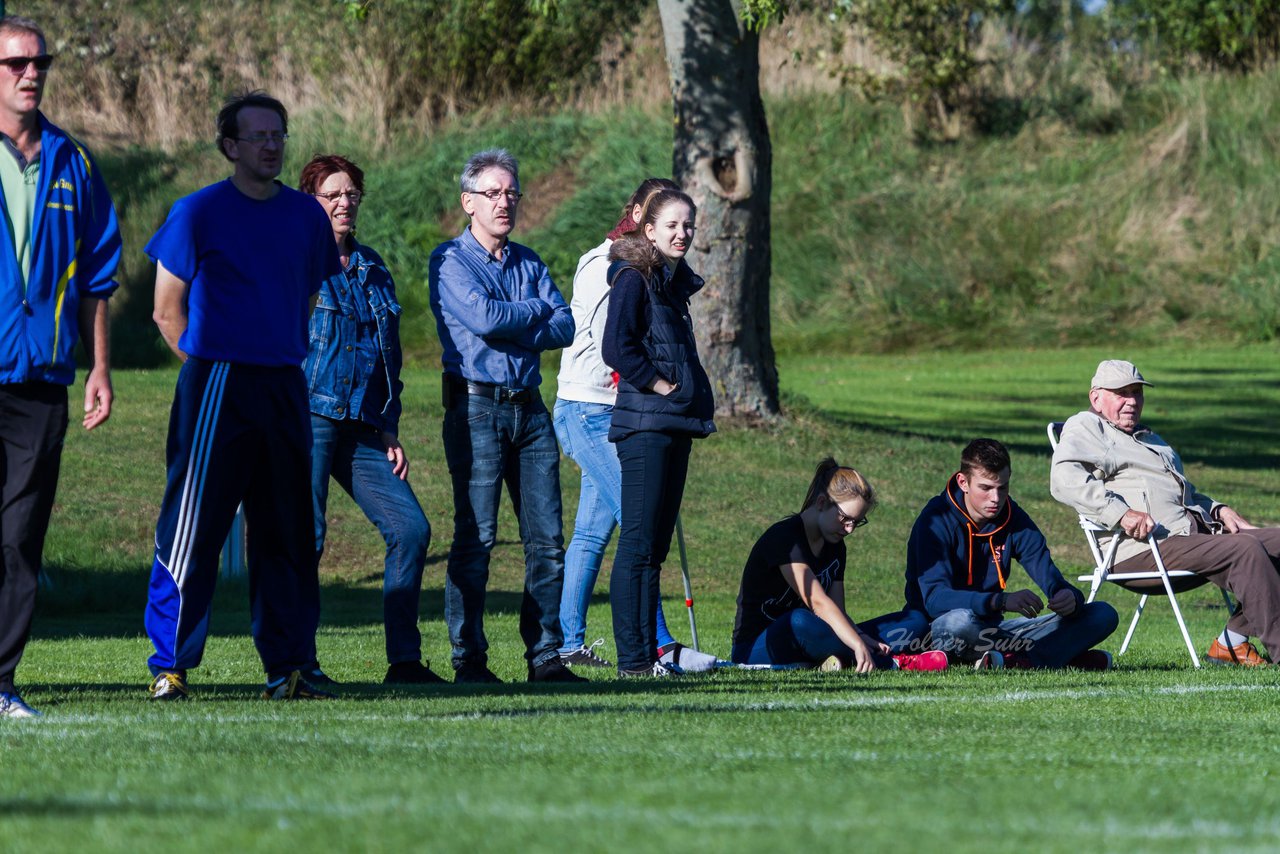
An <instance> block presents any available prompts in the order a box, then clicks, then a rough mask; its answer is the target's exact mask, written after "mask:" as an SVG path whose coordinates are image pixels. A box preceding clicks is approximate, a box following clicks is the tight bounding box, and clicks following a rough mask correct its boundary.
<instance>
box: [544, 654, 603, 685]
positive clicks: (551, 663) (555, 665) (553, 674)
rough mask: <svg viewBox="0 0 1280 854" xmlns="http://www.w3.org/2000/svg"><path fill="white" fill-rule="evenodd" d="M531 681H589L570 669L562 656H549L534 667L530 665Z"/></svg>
mask: <svg viewBox="0 0 1280 854" xmlns="http://www.w3.org/2000/svg"><path fill="white" fill-rule="evenodd" d="M529 681H530V682H587V681H589V680H587V679H583V678H582V677H581V676H579V675H578V674H576V673H574V672H572V671H570V670H569V668H567V667H565V666H564V664H562V663H561V661H560V656H558V655H557V656H555V657H554V658H548V659H547V660H546V661H544V662H542V663H541V664H539V665H538V666H537V667H534V666H533V665H532V664H530V665H529Z"/></svg>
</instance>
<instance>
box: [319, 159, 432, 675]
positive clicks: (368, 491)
mask: <svg viewBox="0 0 1280 854" xmlns="http://www.w3.org/2000/svg"><path fill="white" fill-rule="evenodd" d="M299 189H300V190H302V192H304V193H310V194H311V195H313V196H315V198H316V200H317V201H319V203H320V205H321V207H323V208H324V211H325V213H327V214H328V215H329V221H330V223H331V224H332V226H333V236H334V238H335V239H336V240H337V242H338V253H339V255H340V256H341V259H342V264H343V267H344V274H343V275H342V276H335V277H334V278H332V279H330V280H328V281H326V282H325V283H324V285H323V286H322V287H321V288H320V295H319V299H318V301H317V303H316V309H315V311H314V312H313V313H312V315H311V326H310V339H311V340H310V348H309V350H308V352H307V360H306V363H305V365H304V366H303V367H304V370H305V372H306V375H307V388H308V391H309V393H310V398H311V430H312V434H313V436H314V445H313V447H312V452H311V492H312V497H313V500H314V503H315V520H316V560H317V561H319V560H320V555H321V553H322V552H323V551H324V537H325V504H326V502H327V500H328V497H329V478H330V476H332V477H333V479H334V480H336V481H337V482H338V484H339V485H340V486H341V487H342V488H343V489H344V490H346V492H347V494H348V495H350V496H351V497H352V498H353V499H354V500H355V502H356V504H358V505H359V506H360V509H361V510H363V511H364V514H365V515H366V516H368V517H369V521H371V522H373V524H374V525H376V526H377V527H378V530H379V532H381V534H382V538H383V540H384V541H385V542H386V544H387V555H386V561H385V564H384V567H383V576H382V611H383V622H384V624H385V627H386V644H387V662H388V664H389V666H388V668H387V674H386V677H385V678H384V680H383V681H384V682H419V683H422V682H442V681H443V680H442V679H441V678H440V677H439V676H437V675H436V674H435V673H433V672H432V671H431V669H430V668H429V667H428V666H427V665H425V664H423V662H422V638H421V635H420V634H419V632H418V600H419V595H420V592H421V589H422V571H423V567H424V566H425V564H426V558H427V546H428V545H429V544H430V542H431V526H430V524H428V522H427V517H426V515H425V514H424V513H423V512H422V507H421V506H420V505H419V504H418V499H417V497H416V496H415V495H414V494H413V489H412V488H411V487H410V486H409V480H408V477H409V460H408V458H407V457H406V456H405V452H404V447H403V446H402V445H401V444H400V442H399V440H398V439H397V438H396V432H397V425H398V423H399V420H400V391H401V389H402V388H403V387H404V384H403V383H401V382H400V365H401V353H400V335H399V326H400V304H399V303H398V302H397V301H396V293H395V283H394V282H393V281H392V280H391V274H390V273H389V272H387V268H386V265H385V264H384V263H383V262H382V258H380V257H379V256H378V253H376V252H374V251H373V250H372V249H370V248H369V247H368V246H364V245H362V244H360V243H358V242H357V241H356V239H355V231H356V215H357V213H358V212H359V210H360V202H361V201H362V199H363V197H364V173H363V172H362V171H361V170H360V168H359V167H358V166H356V165H355V164H354V163H352V162H351V161H349V160H347V159H346V158H345V157H341V156H338V155H333V154H320V155H316V156H315V157H313V158H312V159H311V162H309V163H308V164H307V165H306V166H305V167H303V170H302V177H301V179H300V181H299ZM317 618H318V615H317ZM310 678H312V679H313V680H316V681H321V682H325V681H329V682H332V680H331V679H329V678H328V677H327V676H326V675H325V674H324V672H323V671H321V670H320V666H319V664H318V663H315V662H313V664H312V669H311V671H310Z"/></svg>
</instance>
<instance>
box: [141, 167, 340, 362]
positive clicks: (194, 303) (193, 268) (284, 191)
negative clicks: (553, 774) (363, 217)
mask: <svg viewBox="0 0 1280 854" xmlns="http://www.w3.org/2000/svg"><path fill="white" fill-rule="evenodd" d="M145 251H146V253H147V256H148V257H149V258H151V260H152V261H157V262H159V263H161V264H164V267H165V269H166V270H168V271H169V272H170V273H172V274H173V275H175V276H177V277H178V278H179V279H182V280H183V281H184V282H186V283H187V284H188V285H190V289H189V291H188V293H187V329H186V331H185V332H183V333H182V337H181V338H180V339H179V340H178V346H179V347H180V348H181V349H182V352H184V353H186V354H187V355H189V356H195V357H196V358H200V359H209V360H214V361H225V362H239V363H243V364H249V365H268V366H283V365H301V364H302V361H303V359H305V358H306V356H307V313H308V308H309V306H308V300H309V299H310V297H311V296H312V295H313V294H315V293H316V292H317V291H318V290H319V289H320V283H321V282H323V281H324V280H325V279H327V278H328V277H330V276H333V275H336V274H338V273H341V272H342V266H341V264H340V263H339V261H338V249H337V244H336V243H335V242H334V239H333V231H332V229H331V228H330V227H329V218H328V217H327V216H325V213H324V210H323V208H321V207H320V205H319V203H317V202H316V200H315V199H313V198H311V197H310V196H307V195H304V194H303V193H299V192H298V191H297V190H291V189H289V188H288V187H285V186H283V185H281V186H280V189H279V192H277V193H276V194H275V195H274V196H272V197H271V198H270V199H267V200H265V201H260V200H258V199H252V198H250V197H248V196H246V195H245V194H244V193H241V192H240V191H239V190H237V189H236V188H235V185H234V184H232V183H231V181H230V180H229V179H228V180H226V181H219V182H218V183H217V184H211V185H210V186H208V187H205V188H204V189H203V190H198V191H196V192H194V193H192V194H191V195H189V196H184V197H183V198H181V199H178V201H176V202H174V205H173V208H172V209H171V210H170V211H169V218H168V219H166V220H165V222H164V225H162V226H160V229H159V231H157V232H156V233H155V235H153V236H152V238H151V240H150V241H149V242H148V243H147V248H146V250H145Z"/></svg>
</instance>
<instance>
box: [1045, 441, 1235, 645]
mask: <svg viewBox="0 0 1280 854" xmlns="http://www.w3.org/2000/svg"><path fill="white" fill-rule="evenodd" d="M1062 424H1063V422H1061V421H1054V422H1052V423H1050V424H1049V426H1048V428H1047V430H1046V432H1047V433H1048V434H1049V446H1050V447H1051V448H1053V450H1055V451H1056V450H1058V439H1059V438H1060V437H1061V436H1062ZM1078 518H1079V522H1080V529H1081V530H1082V531H1084V536H1085V540H1086V541H1087V542H1088V543H1089V552H1090V553H1091V554H1092V555H1093V572H1091V573H1089V574H1088V575H1081V576H1079V577H1078V578H1077V579H1076V580H1077V581H1087V582H1089V598H1088V599H1087V600H1085V601H1087V602H1092V601H1093V599H1094V597H1095V596H1097V595H1098V590H1099V588H1101V587H1102V584H1103V582H1107V581H1109V582H1111V583H1112V584H1114V585H1116V586H1117V587H1121V588H1123V589H1125V590H1128V591H1129V592H1130V593H1140V594H1141V595H1142V598H1141V599H1139V600H1138V607H1137V608H1136V609H1135V610H1134V612H1133V621H1132V622H1130V623H1129V631H1128V632H1126V633H1125V636H1124V643H1122V644H1121V645H1120V652H1119V653H1118V655H1124V653H1125V650H1127V649H1128V648H1129V641H1130V640H1132V639H1133V632H1134V630H1135V629H1137V628H1138V620H1140V619H1142V610H1143V608H1145V607H1146V605H1147V598H1148V597H1149V596H1151V595H1152V592H1155V594H1156V595H1160V594H1161V592H1162V591H1160V590H1158V589H1156V588H1154V586H1152V585H1150V584H1149V582H1152V581H1159V582H1160V583H1161V584H1162V586H1163V587H1164V590H1163V595H1165V596H1167V597H1168V599H1169V605H1170V607H1171V608H1172V609H1173V616H1174V619H1176V620H1177V621H1178V629H1179V630H1180V631H1181V632H1182V640H1183V641H1185V642H1186V644H1187V652H1188V653H1189V654H1190V655H1191V666H1192V667H1197V668H1198V667H1199V666H1200V654H1199V653H1197V652H1196V648H1195V645H1194V644H1193V643H1191V635H1190V634H1189V633H1188V632H1187V623H1186V621H1185V620H1183V619H1182V609H1181V608H1179V607H1178V597H1177V594H1179V593H1182V592H1184V591H1187V590H1194V589H1195V588H1197V587H1200V586H1202V585H1204V584H1207V583H1209V580H1208V579H1207V578H1205V577H1204V576H1202V575H1197V574H1196V573H1194V572H1192V571H1191V570H1189V569H1172V570H1171V569H1166V568H1165V565H1164V558H1162V557H1161V556H1160V545H1159V543H1157V542H1156V538H1155V537H1154V536H1150V537H1148V538H1147V547H1148V548H1149V549H1150V550H1151V559H1152V561H1153V562H1154V563H1155V565H1156V571H1155V572H1123V573H1118V574H1113V573H1112V571H1111V569H1112V567H1113V566H1114V565H1115V561H1116V549H1117V548H1119V546H1120V540H1121V539H1122V538H1123V537H1124V536H1125V535H1124V534H1123V533H1122V532H1120V531H1115V532H1113V531H1111V530H1110V529H1109V528H1105V527H1103V526H1102V525H1099V524H1098V523H1097V522H1093V521H1091V520H1089V519H1086V518H1085V517H1084V516H1079V517H1078ZM1112 533H1114V534H1115V536H1113V537H1112V539H1111V542H1110V543H1109V544H1108V545H1107V548H1106V549H1105V550H1104V549H1103V548H1102V546H1101V544H1100V543H1099V540H1100V539H1101V537H1103V536H1104V535H1109V534H1112ZM1144 582H1146V583H1145V584H1144ZM1219 589H1220V590H1221V588H1219ZM1221 592H1222V601H1223V602H1225V603H1226V606H1227V613H1228V614H1230V613H1232V612H1234V610H1235V606H1234V605H1232V603H1231V597H1230V596H1228V595H1227V591H1225V590H1221Z"/></svg>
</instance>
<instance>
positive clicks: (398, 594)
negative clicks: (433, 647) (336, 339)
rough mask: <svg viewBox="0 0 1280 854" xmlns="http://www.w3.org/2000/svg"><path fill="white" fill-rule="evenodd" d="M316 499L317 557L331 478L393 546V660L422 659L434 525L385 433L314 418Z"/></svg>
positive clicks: (388, 608) (388, 620)
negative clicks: (423, 601)
mask: <svg viewBox="0 0 1280 854" xmlns="http://www.w3.org/2000/svg"><path fill="white" fill-rule="evenodd" d="M311 433H312V435H313V436H314V437H315V438H314V441H313V444H312V449H311V498H312V502H313V504H314V506H315V516H316V561H317V562H319V560H320V555H321V554H323V552H324V537H325V506H326V505H327V504H328V501H329V477H330V476H331V475H332V477H333V479H334V480H336V481H337V482H338V485H339V486H341V487H342V488H343V489H344V490H346V493H347V494H348V495H350V496H351V497H352V498H353V499H354V500H355V502H356V504H357V505H358V506H359V507H360V509H361V510H363V511H364V515H365V516H367V517H368V519H369V521H370V522H372V523H373V524H374V525H376V526H377V528H378V531H379V533H381V534H382V540H383V542H385V543H386V544H387V555H386V559H385V560H384V562H383V567H382V621H383V624H384V626H385V628H386V642H387V661H388V662H389V663H391V664H398V663H400V662H403V661H419V660H420V659H421V658H422V635H421V634H420V633H419V632H418V602H419V599H420V597H421V593H422V570H423V568H424V567H425V566H426V563H427V547H428V546H430V545H431V525H430V524H429V523H428V522H427V517H426V515H425V514H424V513H423V512H422V506H421V505H420V504H418V498H417V496H415V495H414V494H413V489H412V488H411V487H410V486H409V482H408V481H404V480H401V479H400V478H398V477H396V476H395V474H393V473H392V471H391V463H390V462H388V461H387V449H386V446H385V445H384V444H383V442H382V437H381V435H380V434H379V432H378V431H377V430H376V429H375V428H373V427H371V426H370V425H368V424H365V423H364V422H361V421H334V420H333V419H331V418H325V417H323V416H320V415H315V414H314V413H313V414H312V416H311Z"/></svg>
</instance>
